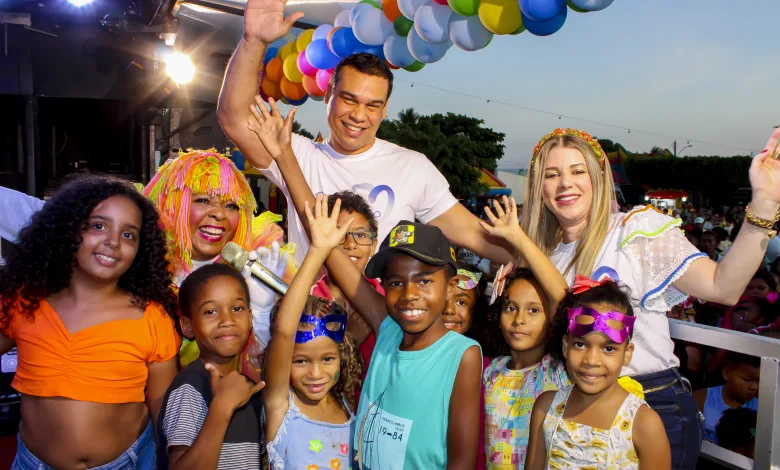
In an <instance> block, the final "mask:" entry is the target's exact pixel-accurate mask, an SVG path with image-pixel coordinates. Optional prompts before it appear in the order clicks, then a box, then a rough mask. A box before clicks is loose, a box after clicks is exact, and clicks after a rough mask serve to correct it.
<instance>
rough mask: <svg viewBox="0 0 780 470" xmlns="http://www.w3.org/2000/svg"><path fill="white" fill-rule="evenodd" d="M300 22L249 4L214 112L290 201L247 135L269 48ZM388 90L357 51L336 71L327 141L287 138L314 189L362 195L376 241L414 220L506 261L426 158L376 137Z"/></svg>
mask: <svg viewBox="0 0 780 470" xmlns="http://www.w3.org/2000/svg"><path fill="white" fill-rule="evenodd" d="M301 17H302V15H301V14H300V13H293V14H292V15H290V16H289V17H288V18H286V19H285V18H284V3H283V2H278V1H275V0H249V2H248V3H247V8H246V10H245V13H244V37H243V39H242V40H241V42H240V43H239V44H238V47H237V48H236V52H235V54H234V55H233V58H232V59H231V60H230V64H229V65H228V69H227V73H226V75H225V82H224V84H223V86H222V92H221V94H220V97H219V106H218V108H217V115H218V117H219V122H220V124H221V125H222V128H223V130H224V131H225V134H227V136H228V137H229V138H230V139H231V140H232V141H233V142H234V143H235V144H236V145H237V146H238V148H239V149H240V150H241V152H242V153H243V155H244V157H245V158H246V160H247V161H249V162H250V163H251V164H252V165H253V166H254V167H255V168H258V169H259V170H261V171H262V173H263V174H264V175H266V176H267V177H268V178H269V179H270V180H271V181H272V182H273V183H274V184H276V185H277V186H279V187H280V188H281V190H282V191H283V192H284V193H285V195H286V196H287V197H288V199H289V191H288V190H287V187H286V185H285V183H284V181H283V178H282V175H281V172H280V171H279V168H278V166H277V165H276V162H274V160H273V158H272V156H271V155H269V154H268V152H267V151H266V150H265V148H264V147H263V145H262V143H261V142H260V140H259V139H258V138H257V136H256V135H255V134H254V133H252V131H250V130H249V128H248V126H247V118H248V117H249V116H250V112H249V108H250V106H254V95H255V94H256V92H257V88H258V76H260V72H261V69H262V64H263V58H264V56H265V52H266V49H267V47H268V45H269V44H270V43H272V42H273V41H275V40H277V39H279V38H281V37H282V36H284V35H285V34H287V32H288V31H289V30H290V27H291V26H292V24H293V23H294V22H295V21H297V20H298V19H300V18H301ZM392 86H393V75H392V72H391V71H390V69H389V68H388V67H387V65H386V64H385V63H384V62H383V61H382V60H381V59H379V58H377V57H376V56H373V55H370V54H355V55H353V56H350V57H348V58H346V59H344V60H343V61H342V62H341V63H340V64H339V65H338V66H337V67H336V70H335V71H334V73H333V78H332V79H331V82H330V84H329V86H328V89H327V91H326V95H325V103H326V104H327V119H328V127H329V128H330V135H329V137H328V139H327V140H326V141H325V142H324V143H314V142H312V141H310V140H308V139H306V138H303V137H301V136H298V135H293V141H292V148H293V151H294V152H295V155H296V157H297V158H298V161H299V163H300V166H301V169H302V170H303V175H304V177H305V178H306V181H307V182H308V183H309V186H311V189H312V191H313V192H314V193H315V194H317V193H325V194H332V193H335V192H337V191H345V190H348V191H353V192H355V193H357V194H360V195H362V196H363V197H365V198H366V200H367V201H368V203H369V204H370V205H371V208H372V209H373V210H374V213H375V216H376V218H377V221H378V222H379V234H378V238H379V240H380V241H381V240H383V239H384V237H385V236H386V235H387V233H388V232H389V231H390V229H392V228H393V227H394V226H395V225H396V224H397V223H398V222H399V221H400V220H414V219H417V220H420V221H421V222H423V223H426V224H428V223H429V224H432V225H435V226H437V227H439V228H440V229H441V230H442V232H444V234H445V235H446V236H447V238H449V240H450V242H452V244H453V245H457V246H461V247H465V248H468V249H469V250H471V251H473V252H475V253H477V254H478V255H480V256H481V257H487V258H490V259H494V260H500V261H502V262H504V261H508V260H509V259H510V255H509V253H508V252H507V251H506V250H504V249H503V248H502V247H501V246H502V244H501V243H500V242H499V241H497V240H493V239H491V238H490V237H489V236H488V235H487V234H486V233H485V232H484V230H483V229H482V227H480V225H479V219H478V218H477V217H475V216H474V215H473V214H471V213H470V212H469V211H468V210H467V209H466V208H465V207H464V206H462V205H460V204H458V202H457V200H456V199H455V198H454V197H453V196H452V194H451V193H450V191H449V185H448V183H447V181H446V179H445V178H444V176H442V174H441V173H440V172H439V170H438V169H437V168H436V167H435V166H434V165H433V164H432V163H431V162H430V161H429V160H428V159H427V158H426V157H425V156H424V155H422V154H420V153H418V152H414V151H411V150H408V149H405V148H403V147H399V146H397V145H395V144H392V143H390V142H386V141H383V140H380V139H377V138H376V133H377V130H379V125H380V124H381V122H382V120H383V119H384V118H385V117H387V100H388V99H389V98H390V93H391V92H392ZM288 216H289V225H288V241H290V242H295V243H296V244H297V245H298V249H297V250H296V257H297V258H298V259H299V260H301V259H302V258H303V256H304V255H305V254H306V251H307V249H308V245H309V243H308V239H307V237H306V233H305V232H304V230H303V226H302V224H301V221H300V219H299V218H298V214H297V213H296V211H295V209H294V207H292V204H290V207H289V210H288Z"/></svg>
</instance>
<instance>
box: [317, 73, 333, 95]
mask: <svg viewBox="0 0 780 470" xmlns="http://www.w3.org/2000/svg"><path fill="white" fill-rule="evenodd" d="M332 76H333V69H331V70H318V71H317V86H318V87H320V90H325V91H328V83H330V77H332Z"/></svg>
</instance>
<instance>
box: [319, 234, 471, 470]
mask: <svg viewBox="0 0 780 470" xmlns="http://www.w3.org/2000/svg"><path fill="white" fill-rule="evenodd" d="M455 272H456V268H455V251H454V250H453V249H452V247H451V245H450V243H449V241H448V240H447V238H446V237H445V236H444V234H443V233H442V232H441V230H439V229H438V228H437V227H434V226H430V225H423V224H415V223H412V222H407V221H401V222H400V223H399V224H398V225H397V226H396V227H395V228H393V230H391V231H390V234H389V235H388V237H387V238H386V239H385V240H384V241H383V242H382V244H381V246H380V247H379V251H378V252H377V254H376V255H375V256H374V257H373V258H372V259H371V261H370V262H369V263H368V266H367V267H366V275H367V276H368V277H370V278H380V279H381V280H382V283H383V285H384V288H385V297H384V298H382V297H381V296H380V295H374V294H375V292H374V290H373V289H371V291H370V292H369V291H368V290H367V289H366V288H365V287H366V286H362V285H361V286H354V285H353V286H352V289H342V290H343V291H344V292H345V294H346V295H347V297H348V298H349V301H350V302H351V303H352V304H353V305H354V306H355V307H356V310H358V311H359V312H360V313H361V315H363V316H364V318H365V319H366V321H367V322H368V323H369V324H370V325H371V327H372V328H373V329H374V331H375V332H376V335H377V343H376V347H375V348H374V353H373V355H372V357H371V365H370V367H369V369H368V374H367V376H366V381H365V383H364V385H363V391H362V394H361V397H360V406H359V408H358V413H357V417H356V420H355V431H354V438H353V452H354V453H355V461H354V463H353V469H355V470H360V469H362V470H379V469H382V470H412V469H414V470H418V469H419V470H436V469H442V470H443V469H445V468H446V469H449V470H452V469H460V468H463V469H473V468H474V467H475V463H476V459H477V445H478V438H479V426H480V422H479V416H480V413H479V406H480V402H479V394H480V380H481V371H482V354H481V351H480V349H479V345H478V344H477V343H476V342H475V341H473V340H471V339H469V338H466V337H465V336H463V335H460V334H458V333H455V332H451V331H449V330H448V329H447V328H446V327H445V326H444V323H443V322H442V320H441V314H442V312H443V311H444V307H445V303H446V300H447V296H448V295H449V294H451V291H452V289H453V288H454V284H453V282H452V278H453V276H454V275H455ZM340 274H341V273H340ZM339 277H342V276H338V275H335V273H334V278H335V281H336V282H337V283H338V282H339V279H338V278H339ZM355 279H356V280H357V278H355ZM342 280H344V279H342ZM362 282H365V281H362ZM366 284H367V283H366ZM369 287H370V286H369ZM372 293H373V294H372ZM350 297H352V298H350Z"/></svg>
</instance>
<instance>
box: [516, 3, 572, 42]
mask: <svg viewBox="0 0 780 470" xmlns="http://www.w3.org/2000/svg"><path fill="white" fill-rule="evenodd" d="M568 11H569V8H568V7H567V6H566V5H564V6H563V8H562V9H561V11H559V12H558V13H557V14H556V15H555V16H553V17H552V18H551V19H549V20H547V21H534V20H532V19H531V18H528V17H527V16H525V15H524V14H523V13H522V11H521V12H520V16H521V17H522V19H523V26H525V29H527V30H528V32H529V33H531V34H533V35H534V36H549V35H551V34H553V33H555V32H557V31H558V30H559V29H561V28H562V27H563V23H565V22H566V14H567V13H568Z"/></svg>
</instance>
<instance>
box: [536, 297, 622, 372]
mask: <svg viewBox="0 0 780 470" xmlns="http://www.w3.org/2000/svg"><path fill="white" fill-rule="evenodd" d="M594 305H608V306H609V308H610V309H611V310H614V311H616V312H620V313H622V314H623V315H628V316H632V317H633V316H634V307H633V306H632V305H631V293H630V291H629V290H628V287H626V286H624V285H618V284H617V283H616V282H605V283H603V284H602V285H600V286H597V287H592V288H590V289H588V290H586V291H585V292H582V293H580V294H575V293H573V292H572V291H571V290H569V292H568V293H567V294H566V297H564V298H563V300H562V301H561V303H560V304H558V311H557V312H555V317H554V318H553V321H552V328H551V333H550V340H549V341H548V342H547V348H548V350H549V352H550V355H551V356H552V357H553V359H556V360H558V361H561V362H563V363H564V364H565V363H566V360H565V358H564V357H563V338H564V337H565V336H566V335H567V334H568V332H569V312H568V310H567V309H570V308H577V307H593V306H594Z"/></svg>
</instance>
